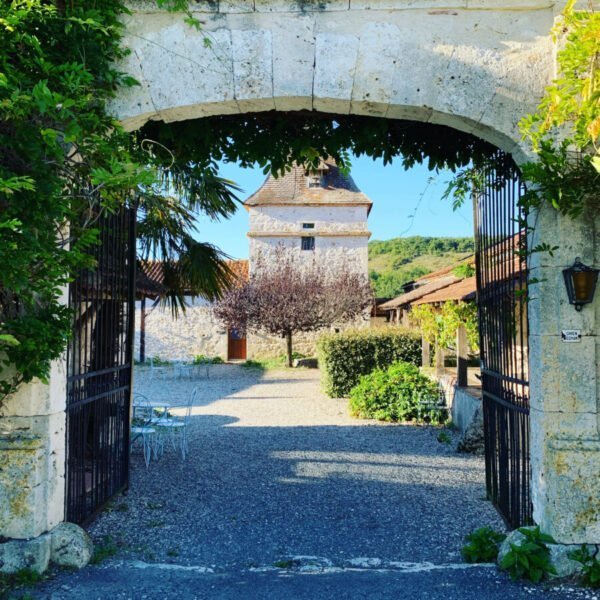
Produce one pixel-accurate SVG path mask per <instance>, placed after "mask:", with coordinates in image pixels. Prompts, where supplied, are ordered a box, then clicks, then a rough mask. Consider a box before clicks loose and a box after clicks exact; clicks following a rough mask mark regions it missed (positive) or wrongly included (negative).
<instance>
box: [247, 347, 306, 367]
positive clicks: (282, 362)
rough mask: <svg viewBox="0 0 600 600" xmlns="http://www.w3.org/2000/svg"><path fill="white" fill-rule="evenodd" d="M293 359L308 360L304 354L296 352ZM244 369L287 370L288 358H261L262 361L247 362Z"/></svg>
mask: <svg viewBox="0 0 600 600" xmlns="http://www.w3.org/2000/svg"><path fill="white" fill-rule="evenodd" d="M292 358H293V359H296V358H306V356H304V354H300V353H299V352H294V353H293V354H292ZM241 366H242V367H245V368H247V369H260V370H261V371H266V370H268V369H287V368H289V367H288V366H287V356H286V355H285V354H282V355H281V356H278V357H276V358H260V359H250V360H247V361H246V362H243V363H242V365H241Z"/></svg>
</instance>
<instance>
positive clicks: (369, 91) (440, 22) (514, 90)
mask: <svg viewBox="0 0 600 600" xmlns="http://www.w3.org/2000/svg"><path fill="white" fill-rule="evenodd" d="M562 5H563V3H562V2H554V1H552V0H549V1H545V0H544V1H543V0H449V1H448V2H445V3H444V4H443V5H441V4H440V2H439V0H418V1H416V2H415V1H411V2H409V3H407V2H405V1H400V0H325V1H323V2H315V3H307V2H304V1H302V0H277V1H274V0H260V1H249V0H239V1H235V2H232V1H230V0H220V1H219V2H208V1H201V2H196V3H192V4H191V9H192V11H193V12H194V13H195V14H196V16H197V17H198V18H199V19H200V20H201V21H202V23H203V26H202V31H196V30H195V29H194V28H192V27H189V26H188V25H187V24H186V23H185V22H184V20H183V19H182V18H181V15H180V14H169V13H167V12H166V11H160V10H157V8H156V4H155V3H154V2H153V1H152V0H131V1H130V6H131V9H132V11H133V14H132V15H131V16H130V17H128V18H127V19H126V37H125V44H126V45H127V46H128V47H129V48H130V49H131V53H130V54H129V56H127V57H126V58H125V59H124V62H123V64H122V67H123V68H124V69H125V70H127V71H129V72H130V73H131V74H132V75H133V76H134V77H135V78H136V79H137V81H139V82H140V83H141V86H140V87H135V88H131V89H126V90H122V91H121V94H120V96H119V98H118V99H117V100H116V102H115V104H114V112H115V114H117V115H118V116H119V117H120V118H121V120H122V121H123V123H124V125H125V126H126V127H127V128H128V129H136V128H138V127H140V126H141V125H142V124H143V123H145V122H146V121H148V120H151V119H158V120H163V121H166V122H171V121H181V120H185V119H194V118H198V117H204V116H208V115H216V114H243V113H245V112H257V111H267V110H282V111H284V110H285V111H290V110H316V111H322V112H329V113H338V114H359V115H374V116H380V117H386V118H391V119H410V120H415V121H428V122H432V123H440V124H443V125H447V126H449V127H454V128H456V129H459V130H461V131H468V132H472V133H474V134H475V135H477V136H478V137H481V138H483V139H485V140H487V141H489V142H490V143H492V144H494V145H496V146H498V147H499V148H501V149H502V150H504V151H507V152H511V153H513V154H514V155H515V156H516V157H517V160H521V159H522V158H523V157H524V153H523V151H522V148H521V146H520V144H519V140H520V139H521V135H520V133H519V131H518V125H517V124H518V122H519V120H520V118H521V117H522V116H523V115H524V114H527V113H530V112H532V111H533V110H534V109H535V107H536V105H537V103H538V102H539V99H540V96H541V94H542V92H543V89H544V87H545V86H546V85H547V84H548V82H549V80H550V78H551V77H552V76H553V74H554V53H553V43H552V39H551V37H550V35H549V32H550V29H551V28H552V26H553V25H554V18H555V16H556V15H557V14H558V12H559V11H560V10H561V8H562ZM205 37H208V38H209V39H210V41H211V45H210V47H207V46H206V45H205V43H204V39H205ZM415 65H419V68H418V69H417V68H414V66H415Z"/></svg>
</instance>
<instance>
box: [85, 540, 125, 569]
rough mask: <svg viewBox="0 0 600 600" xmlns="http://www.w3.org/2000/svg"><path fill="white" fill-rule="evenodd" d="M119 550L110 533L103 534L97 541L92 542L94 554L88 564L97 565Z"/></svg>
mask: <svg viewBox="0 0 600 600" xmlns="http://www.w3.org/2000/svg"><path fill="white" fill-rule="evenodd" d="M118 552H119V547H118V546H117V544H116V543H115V541H114V540H113V539H112V537H111V536H110V535H105V536H104V537H103V538H102V540H101V541H100V542H99V543H96V544H94V555H93V556H92V559H91V560H90V564H92V565H99V564H100V563H101V562H103V561H105V560H107V559H108V558H112V557H113V556H115V555H116V554H117V553H118Z"/></svg>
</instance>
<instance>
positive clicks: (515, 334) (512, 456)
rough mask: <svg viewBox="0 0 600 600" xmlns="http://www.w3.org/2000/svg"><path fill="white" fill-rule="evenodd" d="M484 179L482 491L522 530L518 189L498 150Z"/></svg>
mask: <svg viewBox="0 0 600 600" xmlns="http://www.w3.org/2000/svg"><path fill="white" fill-rule="evenodd" d="M481 174H482V176H483V180H482V181H481V183H482V185H480V186H478V187H479V188H481V189H479V190H478V191H477V192H475V197H474V201H475V229H476V264H477V292H478V294H477V295H478V304H479V328H480V339H481V366H482V369H481V374H482V388H483V411H484V428H485V450H486V459H485V460H486V483H487V493H488V497H489V499H490V500H492V502H494V504H495V505H496V507H497V508H498V509H499V511H500V513H501V514H502V515H503V516H504V518H505V520H506V521H507V523H508V524H509V525H510V526H511V527H520V526H521V525H524V524H527V523H529V522H530V521H531V499H530V493H529V489H530V462H529V372H528V322H527V301H526V297H525V294H526V284H527V268H526V245H527V235H526V225H525V221H524V215H523V214H522V212H521V210H520V209H519V207H518V200H519V198H520V196H521V194H522V193H523V184H522V182H521V180H520V177H519V171H518V169H517V168H516V166H515V164H514V162H513V161H512V159H511V157H510V156H509V155H507V154H504V153H503V152H500V151H498V152H497V154H496V155H495V156H494V158H493V159H492V160H491V161H490V162H489V164H488V165H487V167H486V168H485V169H483V170H482V172H481Z"/></svg>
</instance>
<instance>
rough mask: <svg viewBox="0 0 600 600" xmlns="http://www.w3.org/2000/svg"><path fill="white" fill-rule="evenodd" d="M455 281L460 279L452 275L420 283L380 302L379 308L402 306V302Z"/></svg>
mask: <svg viewBox="0 0 600 600" xmlns="http://www.w3.org/2000/svg"><path fill="white" fill-rule="evenodd" d="M457 281H460V279H459V278H458V277H455V276H454V275H447V276H445V277H438V278H437V279H435V280H434V281H431V282H430V283H426V284H425V285H422V286H420V287H418V288H417V289H415V290H412V291H410V292H407V293H406V294H402V296H398V297H397V298H394V299H393V300H390V301H389V302H386V303H385V304H382V305H381V306H380V308H382V309H384V310H389V309H392V308H397V307H398V306H402V305H403V304H411V303H412V302H414V301H415V300H418V299H419V298H422V297H423V296H425V295H427V294H430V293H431V292H436V291H437V290H440V289H442V288H445V287H448V286H449V285H451V284H453V283H456V282H457Z"/></svg>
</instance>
